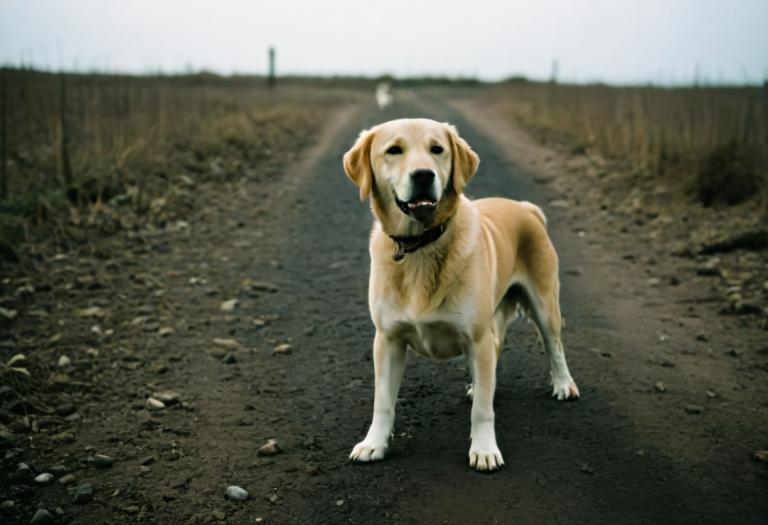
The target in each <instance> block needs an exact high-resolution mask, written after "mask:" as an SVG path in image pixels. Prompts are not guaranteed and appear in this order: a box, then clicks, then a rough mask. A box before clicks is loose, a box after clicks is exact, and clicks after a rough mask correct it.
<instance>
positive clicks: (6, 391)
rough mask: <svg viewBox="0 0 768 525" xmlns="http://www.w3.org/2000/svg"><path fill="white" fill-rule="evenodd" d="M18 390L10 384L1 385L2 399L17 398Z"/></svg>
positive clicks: (0, 399) (0, 396)
mask: <svg viewBox="0 0 768 525" xmlns="http://www.w3.org/2000/svg"><path fill="white" fill-rule="evenodd" d="M16 395H17V394H16V391H15V390H14V389H13V388H11V387H9V386H8V385H3V386H0V401H10V400H11V399H16Z"/></svg>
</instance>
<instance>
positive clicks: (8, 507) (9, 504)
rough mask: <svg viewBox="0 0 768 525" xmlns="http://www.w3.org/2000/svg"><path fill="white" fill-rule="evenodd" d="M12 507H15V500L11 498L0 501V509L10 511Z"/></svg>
mask: <svg viewBox="0 0 768 525" xmlns="http://www.w3.org/2000/svg"><path fill="white" fill-rule="evenodd" d="M14 507H16V502H15V501H13V500H12V499H6V500H3V502H2V503H0V510H2V511H3V512H10V511H12V510H13V509H14Z"/></svg>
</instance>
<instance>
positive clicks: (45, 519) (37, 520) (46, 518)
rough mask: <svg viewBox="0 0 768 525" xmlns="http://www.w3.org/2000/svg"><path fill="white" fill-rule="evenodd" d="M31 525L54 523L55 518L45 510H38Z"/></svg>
mask: <svg viewBox="0 0 768 525" xmlns="http://www.w3.org/2000/svg"><path fill="white" fill-rule="evenodd" d="M29 523H30V524H31V525H42V524H44V523H53V516H51V513H50V512H48V511H47V510H45V509H37V512H35V515H34V516H32V519H31V520H30V522H29Z"/></svg>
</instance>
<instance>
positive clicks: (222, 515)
mask: <svg viewBox="0 0 768 525" xmlns="http://www.w3.org/2000/svg"><path fill="white" fill-rule="evenodd" d="M211 514H212V515H213V517H214V518H216V519H217V520H219V521H224V520H225V519H227V514H226V513H225V512H224V511H223V510H219V509H216V510H214V511H213V512H211Z"/></svg>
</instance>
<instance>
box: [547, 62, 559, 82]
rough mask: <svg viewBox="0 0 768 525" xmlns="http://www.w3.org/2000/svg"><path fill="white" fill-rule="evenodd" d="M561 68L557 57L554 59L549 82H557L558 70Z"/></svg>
mask: <svg viewBox="0 0 768 525" xmlns="http://www.w3.org/2000/svg"><path fill="white" fill-rule="evenodd" d="M559 69H560V63H559V62H558V60H557V59H556V58H553V59H552V70H551V72H550V75H549V82H550V83H552V84H557V74H558V70H559Z"/></svg>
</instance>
